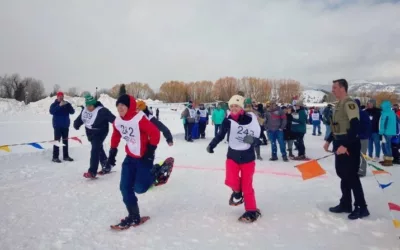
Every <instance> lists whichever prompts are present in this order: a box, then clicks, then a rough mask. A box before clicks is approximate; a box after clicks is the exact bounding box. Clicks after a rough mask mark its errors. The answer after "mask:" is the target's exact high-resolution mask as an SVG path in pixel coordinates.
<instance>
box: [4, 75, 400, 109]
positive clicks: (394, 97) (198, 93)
mask: <svg viewBox="0 0 400 250" xmlns="http://www.w3.org/2000/svg"><path fill="white" fill-rule="evenodd" d="M60 90H61V87H60V86H59V85H58V84H55V85H54V86H53V90H52V91H51V92H50V94H49V95H50V96H55V95H56V94H57V92H59V91H60ZM239 91H240V92H242V93H243V94H244V95H245V96H246V97H250V98H252V99H253V100H256V101H258V102H263V103H265V102H268V101H270V100H272V99H274V100H276V101H278V102H281V103H290V102H291V101H292V100H293V98H294V97H299V96H300V95H301V92H302V87H301V84H300V82H298V81H296V80H291V79H265V78H256V77H243V78H235V77H222V78H219V79H218V80H217V81H215V82H213V81H196V82H183V81H176V80H175V81H168V82H164V83H163V84H162V85H161V87H160V89H159V91H158V92H155V91H154V90H153V89H152V88H151V87H150V86H149V85H148V84H147V83H141V82H131V83H125V84H124V83H121V84H116V85H114V86H113V87H111V88H110V89H105V88H103V89H99V90H97V89H96V93H93V91H92V92H91V91H87V90H86V91H80V90H79V89H78V88H76V87H72V88H68V89H67V90H64V91H63V92H64V93H65V95H68V96H71V97H83V96H84V95H86V94H95V96H96V98H97V97H99V96H100V94H108V95H109V96H111V97H113V98H118V97H119V96H120V95H121V94H124V93H127V94H130V95H133V96H134V97H135V98H138V99H149V98H150V99H157V100H160V101H164V102H170V103H171V102H172V103H173V102H187V101H189V100H191V101H193V102H195V103H206V102H214V101H224V102H226V101H228V100H229V99H230V97H231V96H232V95H235V94H237V93H238V92H239ZM324 92H325V94H326V95H325V96H324V98H323V102H333V101H335V98H334V96H333V95H332V93H330V92H327V91H324ZM49 95H48V94H46V91H45V88H44V86H43V83H42V81H40V80H38V79H35V78H32V77H25V78H22V77H21V76H20V75H19V74H12V75H5V76H0V98H11V99H15V100H17V101H24V102H26V103H29V102H35V101H38V100H41V99H43V98H45V97H46V96H49ZM352 96H353V97H358V98H360V100H361V102H362V103H363V104H364V103H366V102H367V101H368V100H369V99H371V98H373V99H376V100H377V103H378V104H380V103H381V102H382V101H383V100H390V101H391V102H392V103H396V102H398V101H399V98H400V97H399V95H398V94H396V93H393V92H374V93H372V92H371V93H369V92H363V93H358V94H352Z"/></svg>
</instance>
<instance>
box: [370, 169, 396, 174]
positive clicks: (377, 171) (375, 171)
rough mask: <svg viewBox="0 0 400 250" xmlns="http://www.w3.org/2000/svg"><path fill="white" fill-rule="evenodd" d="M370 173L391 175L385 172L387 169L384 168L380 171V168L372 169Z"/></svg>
mask: <svg viewBox="0 0 400 250" xmlns="http://www.w3.org/2000/svg"><path fill="white" fill-rule="evenodd" d="M372 173H373V174H374V175H376V174H388V175H392V174H391V173H389V172H387V171H385V170H383V171H381V170H372Z"/></svg>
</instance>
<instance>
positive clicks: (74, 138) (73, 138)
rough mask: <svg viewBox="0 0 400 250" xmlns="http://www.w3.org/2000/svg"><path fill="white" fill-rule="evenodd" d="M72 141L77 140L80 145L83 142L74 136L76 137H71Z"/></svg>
mask: <svg viewBox="0 0 400 250" xmlns="http://www.w3.org/2000/svg"><path fill="white" fill-rule="evenodd" d="M71 139H72V140H75V141H78V142H79V143H80V144H82V141H81V139H79V138H78V137H76V136H74V137H71Z"/></svg>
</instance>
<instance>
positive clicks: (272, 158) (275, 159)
mask: <svg viewBox="0 0 400 250" xmlns="http://www.w3.org/2000/svg"><path fill="white" fill-rule="evenodd" d="M269 160H270V161H277V160H278V157H276V156H272V157H271V158H269Z"/></svg>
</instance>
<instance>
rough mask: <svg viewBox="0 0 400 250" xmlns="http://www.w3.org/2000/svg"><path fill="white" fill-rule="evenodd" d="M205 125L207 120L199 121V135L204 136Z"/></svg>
mask: <svg viewBox="0 0 400 250" xmlns="http://www.w3.org/2000/svg"><path fill="white" fill-rule="evenodd" d="M206 127H207V122H199V133H200V137H205V136H206Z"/></svg>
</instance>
